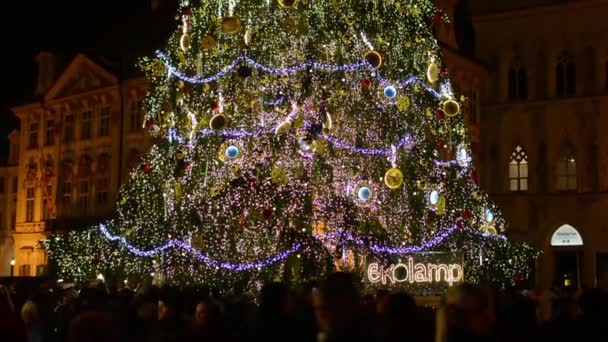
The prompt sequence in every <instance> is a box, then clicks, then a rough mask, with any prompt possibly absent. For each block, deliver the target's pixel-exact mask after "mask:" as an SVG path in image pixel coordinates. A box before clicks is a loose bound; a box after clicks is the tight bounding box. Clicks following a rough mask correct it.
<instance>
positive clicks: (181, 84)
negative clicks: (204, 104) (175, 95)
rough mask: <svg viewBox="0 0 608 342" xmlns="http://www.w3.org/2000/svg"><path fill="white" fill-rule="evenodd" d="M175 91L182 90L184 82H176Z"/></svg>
mask: <svg viewBox="0 0 608 342" xmlns="http://www.w3.org/2000/svg"><path fill="white" fill-rule="evenodd" d="M177 89H184V81H182V80H179V81H177Z"/></svg>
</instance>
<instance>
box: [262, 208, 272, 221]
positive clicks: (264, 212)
mask: <svg viewBox="0 0 608 342" xmlns="http://www.w3.org/2000/svg"><path fill="white" fill-rule="evenodd" d="M270 216H272V208H264V209H263V210H262V217H264V219H266V220H268V219H269V218H270Z"/></svg>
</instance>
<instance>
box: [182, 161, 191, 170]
mask: <svg viewBox="0 0 608 342" xmlns="http://www.w3.org/2000/svg"><path fill="white" fill-rule="evenodd" d="M182 168H183V169H184V171H188V169H189V168H190V163H183V164H182Z"/></svg>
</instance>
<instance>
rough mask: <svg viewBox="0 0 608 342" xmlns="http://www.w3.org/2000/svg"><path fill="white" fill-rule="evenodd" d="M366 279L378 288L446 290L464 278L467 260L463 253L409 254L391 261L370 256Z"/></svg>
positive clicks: (425, 292)
mask: <svg viewBox="0 0 608 342" xmlns="http://www.w3.org/2000/svg"><path fill="white" fill-rule="evenodd" d="M365 281H366V282H368V283H369V284H370V285H371V286H372V287H375V288H385V289H393V290H404V291H407V292H409V293H411V294H431V293H442V292H444V291H445V290H446V289H447V288H448V287H450V286H454V285H455V284H459V283H462V282H463V281H464V262H463V258H462V254H461V253H416V254H408V255H402V256H398V257H397V258H396V260H393V261H390V262H389V261H384V262H382V261H376V260H370V261H369V262H368V263H367V266H366V268H365Z"/></svg>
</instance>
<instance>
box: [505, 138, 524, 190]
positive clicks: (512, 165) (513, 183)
mask: <svg viewBox="0 0 608 342" xmlns="http://www.w3.org/2000/svg"><path fill="white" fill-rule="evenodd" d="M509 190H510V191H527V190H528V155H527V154H526V151H524V149H523V148H522V147H521V146H519V145H517V147H515V151H513V153H511V161H510V162H509Z"/></svg>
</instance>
